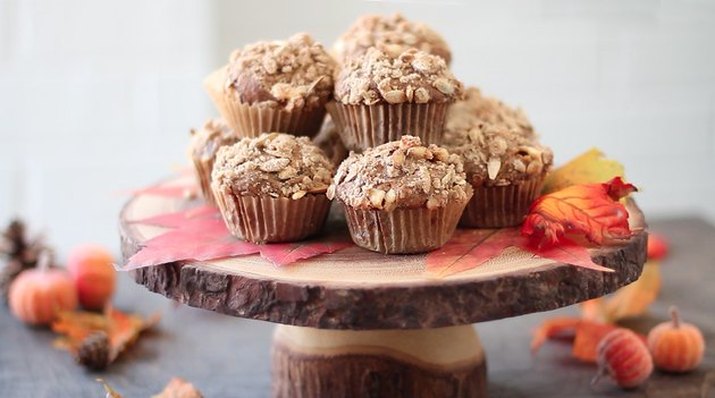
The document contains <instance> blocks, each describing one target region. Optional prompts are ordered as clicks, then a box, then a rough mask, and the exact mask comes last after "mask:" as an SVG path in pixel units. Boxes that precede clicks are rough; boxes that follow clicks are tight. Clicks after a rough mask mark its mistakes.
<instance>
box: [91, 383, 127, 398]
mask: <svg viewBox="0 0 715 398" xmlns="http://www.w3.org/2000/svg"><path fill="white" fill-rule="evenodd" d="M97 381H98V382H99V383H101V384H102V387H103V388H104V392H106V393H107V394H106V395H105V398H122V396H121V394H119V393H118V392H117V391H116V390H115V389H113V388H112V387H110V386H109V384H107V383H106V382H105V381H104V380H102V379H97Z"/></svg>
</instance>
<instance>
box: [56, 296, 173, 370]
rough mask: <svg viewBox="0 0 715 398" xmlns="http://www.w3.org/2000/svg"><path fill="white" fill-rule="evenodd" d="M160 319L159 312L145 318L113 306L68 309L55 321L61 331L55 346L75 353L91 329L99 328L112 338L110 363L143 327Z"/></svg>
mask: <svg viewBox="0 0 715 398" xmlns="http://www.w3.org/2000/svg"><path fill="white" fill-rule="evenodd" d="M158 321H159V316H158V315H154V316H152V317H149V318H143V317H140V316H138V315H132V314H126V313H124V312H121V311H117V310H112V309H108V310H107V311H106V312H105V313H103V314H99V313H94V312H84V311H69V312H62V313H60V314H59V316H58V319H57V320H56V321H55V322H54V323H53V324H52V331H54V332H55V333H57V334H60V335H61V337H60V338H58V339H57V340H56V341H55V346H56V347H57V348H61V349H65V350H68V351H70V352H72V353H73V354H75V355H76V354H77V352H78V350H79V348H80V346H81V345H82V344H83V342H84V341H85V339H86V338H87V337H88V336H90V335H91V334H92V333H95V332H100V331H101V332H104V333H106V334H107V336H108V339H109V359H108V363H111V362H113V361H114V360H115V359H116V358H117V357H118V356H119V354H121V353H122V352H123V351H124V350H125V349H126V348H127V347H128V346H129V345H130V344H132V343H133V342H134V341H135V340H136V339H137V337H139V335H140V334H141V333H142V332H143V331H145V330H147V329H149V328H151V327H153V326H154V325H155V324H156V323H158Z"/></svg>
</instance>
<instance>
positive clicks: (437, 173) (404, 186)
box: [327, 135, 472, 211]
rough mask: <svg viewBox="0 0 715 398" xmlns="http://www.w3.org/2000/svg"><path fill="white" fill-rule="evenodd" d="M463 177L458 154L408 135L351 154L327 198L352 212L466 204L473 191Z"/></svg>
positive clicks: (341, 168) (336, 176)
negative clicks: (340, 202)
mask: <svg viewBox="0 0 715 398" xmlns="http://www.w3.org/2000/svg"><path fill="white" fill-rule="evenodd" d="M465 177H466V176H465V173H464V170H463V168H462V160H461V159H460V158H459V156H457V155H454V154H450V153H449V152H448V151H447V150H446V149H444V148H441V147H438V146H436V145H429V146H423V145H422V142H421V141H420V139H419V138H418V137H413V136H409V135H406V136H403V137H402V139H401V140H400V141H393V142H389V143H387V144H383V145H380V146H377V147H375V148H370V149H367V150H366V151H365V152H363V153H362V154H355V153H353V154H351V155H350V157H348V158H347V159H346V160H345V161H344V162H343V163H342V164H341V165H340V167H339V168H338V171H337V172H336V174H335V178H334V179H333V183H332V185H330V188H328V193H327V195H328V198H330V199H332V198H333V197H337V198H338V199H340V200H341V201H342V202H343V203H345V204H346V205H348V206H351V207H354V208H363V209H383V210H387V211H391V210H393V209H396V208H420V207H427V208H428V209H434V208H438V207H444V206H446V205H447V204H448V203H450V202H451V201H467V200H469V198H470V197H471V196H472V187H471V186H470V185H469V184H467V182H466V180H465Z"/></svg>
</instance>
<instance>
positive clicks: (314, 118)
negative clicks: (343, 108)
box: [204, 67, 326, 137]
mask: <svg viewBox="0 0 715 398" xmlns="http://www.w3.org/2000/svg"><path fill="white" fill-rule="evenodd" d="M225 82H226V68H225V67H224V68H221V69H219V70H217V71H215V72H213V73H212V74H211V75H209V76H208V77H207V78H206V80H204V87H205V89H206V91H207V92H208V94H209V96H210V97H211V99H212V100H213V102H214V104H215V105H216V108H217V109H218V112H219V113H220V114H221V116H222V117H223V118H224V119H225V120H226V123H227V124H228V125H229V127H231V128H232V129H233V130H234V131H235V132H236V134H237V135H238V136H239V137H258V136H259V135H260V134H261V133H273V132H277V133H287V134H293V135H298V136H308V137H313V136H315V135H316V134H318V131H319V130H320V126H321V124H322V123H323V118H324V117H325V113H326V110H325V103H324V102H323V103H320V104H316V105H313V106H307V105H306V106H304V107H302V108H296V109H293V110H291V111H287V110H285V109H283V108H282V107H277V108H274V107H267V106H261V105H251V104H245V103H243V102H241V100H240V98H239V96H238V94H237V93H235V92H234V91H233V90H228V89H227V88H226V87H225Z"/></svg>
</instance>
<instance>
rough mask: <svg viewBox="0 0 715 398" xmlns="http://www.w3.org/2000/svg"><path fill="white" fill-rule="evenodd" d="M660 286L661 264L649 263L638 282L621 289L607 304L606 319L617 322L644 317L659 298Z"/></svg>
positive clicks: (644, 267)
mask: <svg viewBox="0 0 715 398" xmlns="http://www.w3.org/2000/svg"><path fill="white" fill-rule="evenodd" d="M660 286H661V277H660V264H659V263H658V262H656V261H648V262H647V263H646V264H645V265H644V266H643V273H642V274H641V277H640V278H639V279H638V280H637V281H635V282H633V283H631V284H630V285H628V286H626V287H623V288H621V289H619V290H618V291H617V292H616V293H615V294H614V295H613V297H611V299H610V300H608V301H607V302H606V303H605V306H604V313H605V317H606V319H608V320H610V321H611V322H616V321H619V320H621V319H624V318H630V317H635V316H639V315H643V314H644V313H645V312H646V311H647V310H648V307H649V306H650V305H651V304H652V303H653V302H654V301H655V299H656V298H657V297H658V293H659V292H660Z"/></svg>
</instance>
